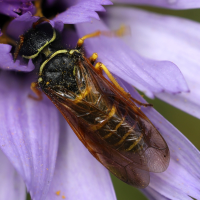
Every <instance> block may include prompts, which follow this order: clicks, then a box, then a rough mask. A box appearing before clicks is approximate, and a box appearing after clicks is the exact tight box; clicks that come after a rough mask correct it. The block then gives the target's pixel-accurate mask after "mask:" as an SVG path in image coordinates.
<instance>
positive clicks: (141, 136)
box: [126, 134, 143, 151]
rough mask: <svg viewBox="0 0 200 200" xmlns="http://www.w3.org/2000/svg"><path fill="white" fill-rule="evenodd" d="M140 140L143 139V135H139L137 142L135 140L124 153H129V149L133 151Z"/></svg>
mask: <svg viewBox="0 0 200 200" xmlns="http://www.w3.org/2000/svg"><path fill="white" fill-rule="evenodd" d="M142 138H143V134H141V135H140V137H139V138H138V139H137V140H135V141H134V142H133V144H132V145H131V146H130V147H129V148H128V149H126V151H130V150H131V149H133V148H134V147H135V146H136V145H137V144H138V143H139V142H140V141H141V139H142Z"/></svg>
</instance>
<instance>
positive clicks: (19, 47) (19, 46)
mask: <svg viewBox="0 0 200 200" xmlns="http://www.w3.org/2000/svg"><path fill="white" fill-rule="evenodd" d="M19 38H20V40H19V43H18V44H17V46H16V48H15V52H14V62H15V61H16V59H17V56H18V54H19V50H20V49H21V47H22V45H23V43H24V35H20V36H19Z"/></svg>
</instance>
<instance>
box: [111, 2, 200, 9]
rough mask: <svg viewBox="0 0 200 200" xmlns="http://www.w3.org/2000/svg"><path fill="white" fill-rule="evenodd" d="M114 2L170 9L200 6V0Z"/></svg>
mask: <svg viewBox="0 0 200 200" xmlns="http://www.w3.org/2000/svg"><path fill="white" fill-rule="evenodd" d="M112 1H113V2H114V3H123V4H125V3H128V4H137V5H150V6H158V7H163V8H170V9H191V8H200V2H199V0H112Z"/></svg>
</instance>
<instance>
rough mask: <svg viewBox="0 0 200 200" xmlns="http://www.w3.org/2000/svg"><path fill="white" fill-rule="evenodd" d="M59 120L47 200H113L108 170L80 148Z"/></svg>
mask: <svg viewBox="0 0 200 200" xmlns="http://www.w3.org/2000/svg"><path fill="white" fill-rule="evenodd" d="M61 117H62V116H61ZM60 121H61V123H62V128H61V133H60V143H59V149H58V157H57V162H56V169H55V174H54V177H53V180H52V184H51V187H50V190H49V194H48V197H47V199H48V200H55V199H62V198H63V199H64V197H65V199H70V200H77V199H79V200H86V199H87V200H94V199H95V200H102V199H103V200H115V199H116V197H115V192H114V189H113V186H112V182H111V179H110V175H109V172H108V171H107V169H106V168H105V167H104V166H103V165H101V164H100V163H99V162H98V161H97V160H96V159H95V158H94V157H93V156H92V155H91V154H90V153H89V151H88V150H87V149H86V148H85V147H84V146H83V144H82V143H81V142H80V141H79V139H78V138H77V136H76V135H75V133H74V132H73V131H72V130H71V128H70V127H69V125H68V124H67V122H66V121H65V120H64V119H63V117H62V119H60ZM56 193H57V194H56Z"/></svg>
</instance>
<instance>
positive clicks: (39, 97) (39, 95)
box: [28, 82, 42, 101]
mask: <svg viewBox="0 0 200 200" xmlns="http://www.w3.org/2000/svg"><path fill="white" fill-rule="evenodd" d="M31 90H32V91H33V92H34V93H35V94H36V96H37V97H34V96H32V95H31V94H29V95H28V97H30V98H31V99H34V100H37V101H40V100H42V92H41V91H40V90H38V83H37V82H32V83H31Z"/></svg>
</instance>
